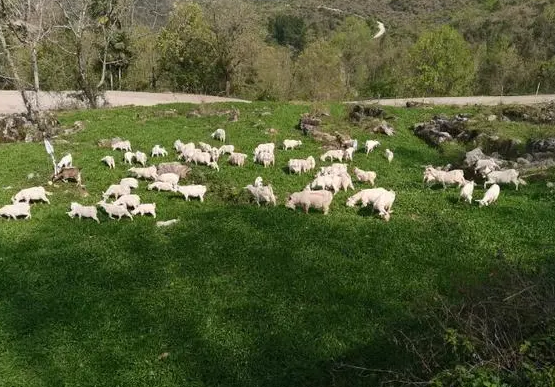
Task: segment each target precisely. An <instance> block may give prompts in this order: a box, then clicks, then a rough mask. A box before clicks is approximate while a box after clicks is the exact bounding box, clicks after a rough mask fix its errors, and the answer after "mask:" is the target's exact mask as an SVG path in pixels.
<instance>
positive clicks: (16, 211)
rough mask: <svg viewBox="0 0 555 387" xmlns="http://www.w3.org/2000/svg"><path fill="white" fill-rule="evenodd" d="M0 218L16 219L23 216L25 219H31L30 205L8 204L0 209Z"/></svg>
mask: <svg viewBox="0 0 555 387" xmlns="http://www.w3.org/2000/svg"><path fill="white" fill-rule="evenodd" d="M0 216H5V217H7V218H8V220H9V219H10V218H13V219H17V217H18V216H25V219H31V205H30V204H29V203H15V204H8V205H5V206H3V207H2V208H0Z"/></svg>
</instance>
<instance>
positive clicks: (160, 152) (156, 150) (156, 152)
mask: <svg viewBox="0 0 555 387" xmlns="http://www.w3.org/2000/svg"><path fill="white" fill-rule="evenodd" d="M167 155H168V151H167V150H165V149H164V148H163V147H161V146H160V145H158V144H157V145H154V147H152V151H151V152H150V157H157V156H167Z"/></svg>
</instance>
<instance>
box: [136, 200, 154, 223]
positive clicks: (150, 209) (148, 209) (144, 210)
mask: <svg viewBox="0 0 555 387" xmlns="http://www.w3.org/2000/svg"><path fill="white" fill-rule="evenodd" d="M139 214H140V215H147V214H150V215H152V217H153V218H154V219H156V203H143V204H139V205H138V206H137V207H136V208H135V209H134V210H133V211H131V215H139Z"/></svg>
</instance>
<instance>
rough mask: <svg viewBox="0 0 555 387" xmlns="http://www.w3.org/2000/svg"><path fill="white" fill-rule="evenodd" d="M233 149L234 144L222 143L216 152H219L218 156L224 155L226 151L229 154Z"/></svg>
mask: <svg viewBox="0 0 555 387" xmlns="http://www.w3.org/2000/svg"><path fill="white" fill-rule="evenodd" d="M234 151H235V146H233V145H222V146H221V147H220V149H218V152H220V156H221V155H225V154H226V153H229V154H231V153H233V152H234Z"/></svg>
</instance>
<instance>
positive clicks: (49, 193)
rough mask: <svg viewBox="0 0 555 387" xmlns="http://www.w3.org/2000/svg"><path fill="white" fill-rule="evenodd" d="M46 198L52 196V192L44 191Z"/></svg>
mask: <svg viewBox="0 0 555 387" xmlns="http://www.w3.org/2000/svg"><path fill="white" fill-rule="evenodd" d="M44 192H45V193H46V194H47V195H48V196H50V195H52V192H49V191H44Z"/></svg>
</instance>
